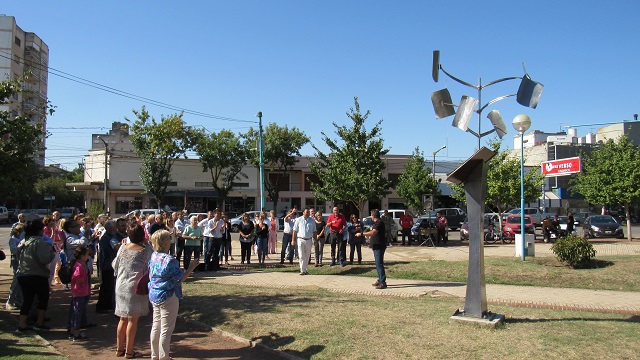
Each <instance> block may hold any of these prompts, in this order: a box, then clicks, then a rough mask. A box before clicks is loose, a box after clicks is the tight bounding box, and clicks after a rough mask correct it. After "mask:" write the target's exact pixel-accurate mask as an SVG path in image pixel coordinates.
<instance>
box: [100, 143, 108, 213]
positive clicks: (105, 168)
mask: <svg viewBox="0 0 640 360" xmlns="http://www.w3.org/2000/svg"><path fill="white" fill-rule="evenodd" d="M98 139H100V141H102V143H103V144H104V186H103V190H104V194H103V196H104V200H103V201H104V213H105V214H106V213H107V211H108V209H109V204H108V202H109V197H108V196H107V189H108V181H109V180H108V179H107V175H108V172H107V163H108V160H109V145H108V144H107V142H106V141H104V139H103V138H102V136H100V135H98Z"/></svg>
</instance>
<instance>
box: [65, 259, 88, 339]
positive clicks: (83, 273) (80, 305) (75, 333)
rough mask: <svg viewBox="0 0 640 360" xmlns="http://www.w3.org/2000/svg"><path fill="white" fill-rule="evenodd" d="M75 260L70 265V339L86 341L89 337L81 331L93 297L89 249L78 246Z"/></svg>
mask: <svg viewBox="0 0 640 360" xmlns="http://www.w3.org/2000/svg"><path fill="white" fill-rule="evenodd" d="M73 257H74V259H73V260H72V261H71V263H70V264H69V265H70V266H69V268H70V269H71V270H70V271H72V275H71V296H72V297H73V298H72V300H71V309H70V311H71V327H70V329H69V338H70V339H72V340H73V341H81V340H86V339H87V336H86V335H85V334H84V332H81V331H80V322H81V320H82V313H83V312H84V311H85V309H86V308H87V302H88V301H89V296H90V295H91V282H90V281H89V273H88V272H87V267H86V264H87V261H88V260H89V248H87V247H86V246H78V247H77V248H76V249H75V251H74V252H73Z"/></svg>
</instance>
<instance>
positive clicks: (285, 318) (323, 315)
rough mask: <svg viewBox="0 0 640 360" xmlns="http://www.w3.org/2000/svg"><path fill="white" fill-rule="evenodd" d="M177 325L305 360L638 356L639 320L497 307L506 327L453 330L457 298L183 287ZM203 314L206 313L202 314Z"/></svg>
mask: <svg viewBox="0 0 640 360" xmlns="http://www.w3.org/2000/svg"><path fill="white" fill-rule="evenodd" d="M185 294H186V297H185V299H184V300H183V301H182V302H181V304H180V312H181V314H182V315H184V316H186V317H189V318H193V319H197V320H199V321H202V322H205V323H207V324H209V325H211V326H215V327H218V328H221V329H223V330H226V331H229V332H232V333H235V334H238V335H240V336H242V337H245V338H248V339H253V340H258V341H262V342H263V343H265V344H266V345H268V346H270V347H273V348H277V349H280V350H283V351H286V352H289V353H291V354H293V355H297V356H301V357H303V358H307V359H424V358H436V359H469V358H474V359H475V358H477V359H485V358H486V359H496V358H498V359H499V358H514V359H601V358H635V357H636V356H637V354H639V353H640V342H639V341H637V339H638V337H639V336H640V326H639V325H640V317H638V316H625V315H617V314H602V313H589V312H573V311H557V310H548V309H530V308H521V307H508V306H495V307H491V308H490V309H489V310H491V311H493V312H496V313H501V314H505V315H506V317H507V320H506V323H505V326H504V327H503V328H500V329H497V330H489V329H486V328H479V327H475V326H469V325H463V324H458V323H453V324H450V323H449V316H450V315H451V314H452V313H453V312H454V311H455V309H457V308H458V307H460V306H462V305H463V301H462V300H461V299H457V298H430V297H423V298H395V297H386V296H361V295H352V294H351V295H345V294H333V293H330V292H328V291H325V290H322V289H317V290H299V289H271V288H261V287H243V286H237V285H220V284H214V283H207V282H206V281H205V280H199V281H195V282H189V283H187V284H185ZM204 304H206V305H204Z"/></svg>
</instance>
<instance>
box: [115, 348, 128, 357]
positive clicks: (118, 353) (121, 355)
mask: <svg viewBox="0 0 640 360" xmlns="http://www.w3.org/2000/svg"><path fill="white" fill-rule="evenodd" d="M125 351H126V350H125V349H122V350H118V349H116V356H117V357H123V356H124V353H125Z"/></svg>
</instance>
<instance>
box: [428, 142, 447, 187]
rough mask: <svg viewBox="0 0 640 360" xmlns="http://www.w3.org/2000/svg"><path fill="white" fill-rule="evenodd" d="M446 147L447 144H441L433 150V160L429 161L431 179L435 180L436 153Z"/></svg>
mask: <svg viewBox="0 0 640 360" xmlns="http://www.w3.org/2000/svg"><path fill="white" fill-rule="evenodd" d="M446 148H447V145H442V147H441V148H440V149H438V150H436V151H434V152H433V162H432V163H431V174H432V175H433V181H436V154H437V153H439V152H440V150H444V149H446Z"/></svg>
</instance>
